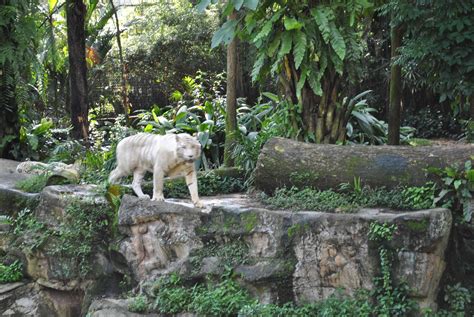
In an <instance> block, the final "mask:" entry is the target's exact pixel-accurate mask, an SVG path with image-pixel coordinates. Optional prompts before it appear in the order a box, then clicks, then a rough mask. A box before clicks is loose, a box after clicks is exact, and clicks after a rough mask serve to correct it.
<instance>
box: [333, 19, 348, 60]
mask: <svg viewBox="0 0 474 317" xmlns="http://www.w3.org/2000/svg"><path fill="white" fill-rule="evenodd" d="M330 32H331V46H332V48H333V49H334V51H335V52H336V54H337V56H339V58H340V60H341V61H343V60H344V58H345V57H346V43H345V42H344V38H343V37H342V35H341V32H339V30H338V29H337V26H336V24H334V23H331V24H330Z"/></svg>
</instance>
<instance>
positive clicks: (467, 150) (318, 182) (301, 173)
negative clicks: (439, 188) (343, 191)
mask: <svg viewBox="0 0 474 317" xmlns="http://www.w3.org/2000/svg"><path fill="white" fill-rule="evenodd" d="M473 155H474V145H473V144H455V145H449V146H447V145H432V146H419V147H413V146H389V145H385V146H366V145H328V144H310V143H303V142H298V141H294V140H289V139H284V138H272V139H270V140H269V141H268V142H267V143H266V144H265V146H264V147H263V149H262V151H261V153H260V156H259V158H258V162H257V167H256V170H255V187H256V189H258V190H262V191H265V192H267V193H272V192H273V191H274V190H275V189H277V188H281V187H292V186H296V187H298V188H302V187H313V188H318V189H321V190H325V189H330V188H337V187H338V186H339V185H340V184H342V183H350V184H353V183H354V179H355V178H356V179H357V178H360V180H361V182H362V185H368V186H370V187H382V186H385V187H386V188H394V187H397V186H400V185H403V186H422V185H424V184H425V183H426V182H427V181H429V180H433V179H435V177H434V176H433V175H427V173H426V168H427V167H431V166H432V167H440V168H443V167H446V166H449V165H452V164H459V166H460V167H462V166H464V163H465V161H467V160H469V159H472V157H473Z"/></svg>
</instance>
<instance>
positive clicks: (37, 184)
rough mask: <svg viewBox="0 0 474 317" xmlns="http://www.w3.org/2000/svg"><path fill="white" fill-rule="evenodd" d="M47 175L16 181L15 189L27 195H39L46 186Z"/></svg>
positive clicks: (48, 175)
mask: <svg viewBox="0 0 474 317" xmlns="http://www.w3.org/2000/svg"><path fill="white" fill-rule="evenodd" d="M49 177H50V174H49V173H45V174H39V175H33V176H31V177H29V178H27V179H24V180H21V181H18V182H17V183H16V184H15V187H16V188H18V189H20V190H22V191H24V192H27V193H39V192H40V191H42V190H43V188H45V187H46V185H47V184H48V179H49Z"/></svg>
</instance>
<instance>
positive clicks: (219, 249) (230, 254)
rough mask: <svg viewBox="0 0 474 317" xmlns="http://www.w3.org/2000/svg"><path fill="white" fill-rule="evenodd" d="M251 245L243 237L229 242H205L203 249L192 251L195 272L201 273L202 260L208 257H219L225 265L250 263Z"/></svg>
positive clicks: (192, 263)
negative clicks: (249, 252)
mask: <svg viewBox="0 0 474 317" xmlns="http://www.w3.org/2000/svg"><path fill="white" fill-rule="evenodd" d="M248 251H249V247H248V246H247V244H246V243H245V242H244V241H242V240H241V239H233V240H231V241H229V242H227V243H218V242H217V241H214V240H211V241H208V242H206V243H205V244H204V247H203V248H201V249H197V250H194V251H193V252H192V253H191V265H192V271H193V273H195V274H196V273H199V271H200V269H201V266H202V260H203V259H204V258H208V257H218V258H219V259H220V260H221V265H223V267H233V266H235V265H237V264H247V263H248V260H249V259H248Z"/></svg>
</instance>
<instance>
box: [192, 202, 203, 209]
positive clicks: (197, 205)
mask: <svg viewBox="0 0 474 317" xmlns="http://www.w3.org/2000/svg"><path fill="white" fill-rule="evenodd" d="M194 207H196V208H204V204H203V203H202V201H200V200H198V201H195V202H194Z"/></svg>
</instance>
